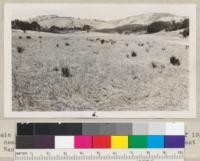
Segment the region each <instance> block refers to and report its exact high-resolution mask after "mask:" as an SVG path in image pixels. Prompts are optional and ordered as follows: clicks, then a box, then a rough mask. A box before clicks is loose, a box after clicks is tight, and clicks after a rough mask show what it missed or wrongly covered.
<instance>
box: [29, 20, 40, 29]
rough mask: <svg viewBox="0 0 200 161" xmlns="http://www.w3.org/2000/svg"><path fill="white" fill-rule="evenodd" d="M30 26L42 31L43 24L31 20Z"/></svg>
mask: <svg viewBox="0 0 200 161" xmlns="http://www.w3.org/2000/svg"><path fill="white" fill-rule="evenodd" d="M30 26H31V29H32V30H34V31H40V29H41V26H40V25H39V24H38V23H37V22H36V21H33V22H31V24H30Z"/></svg>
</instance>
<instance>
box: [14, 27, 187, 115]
mask: <svg viewBox="0 0 200 161" xmlns="http://www.w3.org/2000/svg"><path fill="white" fill-rule="evenodd" d="M179 32H180V30H177V31H171V32H165V31H161V32H158V33H154V34H129V35H125V34H118V33H98V32H92V31H91V32H89V33H88V32H86V31H79V32H73V33H66V34H58V33H46V32H36V31H27V32H26V33H23V32H22V31H21V30H12V93H13V97H12V104H13V111H94V110H95V111H183V110H187V109H188V87H189V77H188V76H189V67H188V59H189V49H188V46H189V45H188V44H189V42H188V38H183V37H182V36H181V35H180V34H179ZM102 40H104V41H102ZM133 52H134V53H135V54H133ZM172 56H175V57H176V58H178V59H179V60H180V65H173V64H171V63H170V57H172ZM63 69H67V70H68V72H69V75H68V76H64V75H63Z"/></svg>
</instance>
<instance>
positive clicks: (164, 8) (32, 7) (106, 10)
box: [7, 3, 194, 21]
mask: <svg viewBox="0 0 200 161" xmlns="http://www.w3.org/2000/svg"><path fill="white" fill-rule="evenodd" d="M7 6H8V8H9V9H10V10H11V12H12V20H13V19H20V20H28V19H29V18H34V17H36V16H40V15H58V16H63V17H79V18H87V19H99V20H105V21H108V20H116V19H122V18H125V17H129V16H133V15H138V14H143V13H152V12H165V13H172V14H176V15H181V16H188V15H189V14H190V13H191V10H194V8H193V7H194V6H193V5H188V4H187V5H184V4H131V3H129V4H125V3H123V4H94V3H93V4H91V3H90V4H89V3H88V4H86V3H83V4H80V3H79V4H76V3H71V4H70V3H65V4H58V3H57V4H41V3H40V4H36V3H35V4H30V3H29V4H28V3H24V4H17V3H16V4H7Z"/></svg>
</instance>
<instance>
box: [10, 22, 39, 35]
mask: <svg viewBox="0 0 200 161" xmlns="http://www.w3.org/2000/svg"><path fill="white" fill-rule="evenodd" d="M12 28H13V29H20V30H22V31H23V32H24V33H25V32H26V31H27V30H33V31H40V29H41V27H40V25H39V24H38V23H37V22H35V21H33V22H31V23H29V22H27V21H20V20H14V21H12Z"/></svg>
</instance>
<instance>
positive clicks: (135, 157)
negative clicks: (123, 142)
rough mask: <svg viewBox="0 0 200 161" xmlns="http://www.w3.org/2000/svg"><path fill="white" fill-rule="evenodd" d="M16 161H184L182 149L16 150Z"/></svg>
mask: <svg viewBox="0 0 200 161" xmlns="http://www.w3.org/2000/svg"><path fill="white" fill-rule="evenodd" d="M14 158H15V159H14V160H15V161H84V160H87V161H184V148H180V149H109V150H108V149H16V150H15V156H14Z"/></svg>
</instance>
